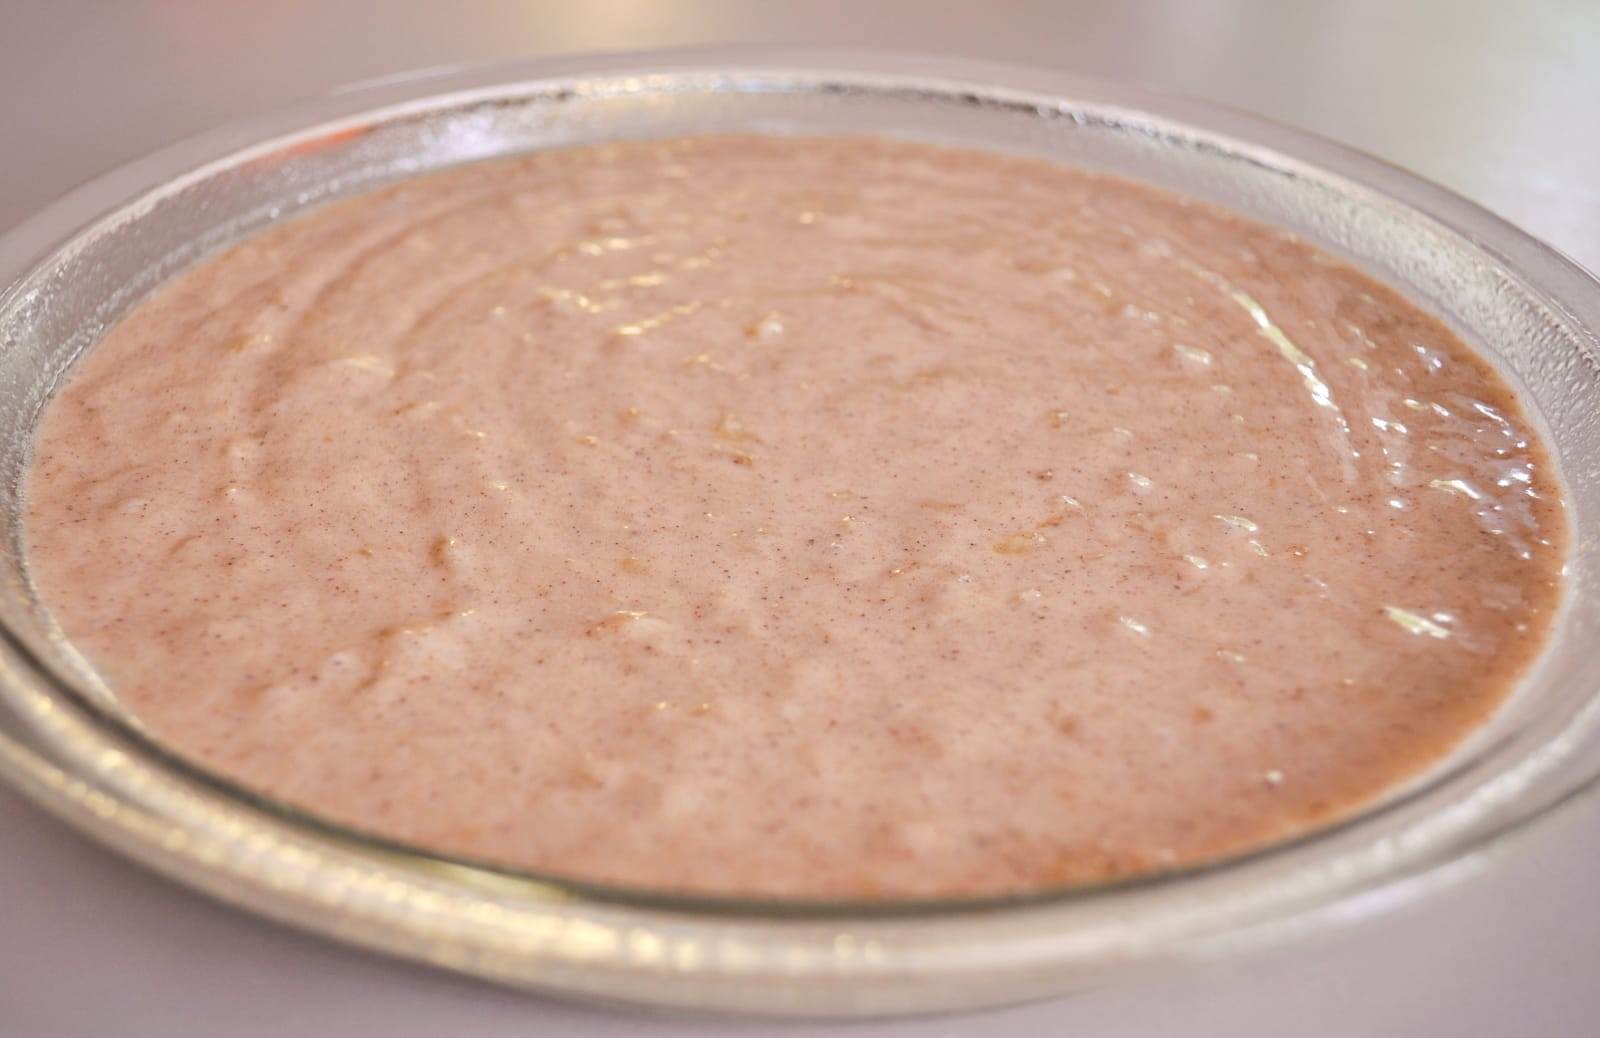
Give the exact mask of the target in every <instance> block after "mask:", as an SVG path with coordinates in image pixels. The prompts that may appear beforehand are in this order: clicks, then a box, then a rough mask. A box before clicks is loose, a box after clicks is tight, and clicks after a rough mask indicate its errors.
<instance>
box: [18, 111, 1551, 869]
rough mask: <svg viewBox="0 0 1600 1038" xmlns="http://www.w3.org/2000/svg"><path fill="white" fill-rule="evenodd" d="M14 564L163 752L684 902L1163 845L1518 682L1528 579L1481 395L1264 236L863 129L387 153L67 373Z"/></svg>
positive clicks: (1534, 472) (1459, 727) (1498, 412)
mask: <svg viewBox="0 0 1600 1038" xmlns="http://www.w3.org/2000/svg"><path fill="white" fill-rule="evenodd" d="M36 459H37V460H36V464H35V468H34V470H33V472H32V475H31V477H30V483H29V488H28V489H29V494H30V505H29V513H28V517H27V533H28V538H29V544H30V553H29V560H30V564H31V566H32V573H33V576H34V578H35V580H36V581H37V584H38V587H39V589H40V591H41V593H42V594H43V596H44V598H45V600H46V601H47V602H48V603H50V605H51V606H52V608H53V610H54V612H55V615H56V616H57V617H58V619H59V621H60V623H61V624H62V626H63V627H64V629H65V630H66V632H67V633H68V634H69V635H70V636H71V638H72V639H73V640H74V641H75V642H76V644H77V645H78V646H80V647H81V648H82V649H83V650H84V652H85V653H86V654H87V655H88V657H89V658H90V659H91V660H93V661H94V663H95V664H96V665H97V667H98V668H99V669H100V670H101V672H102V673H103V674H104V675H105V676H106V677H107V679H108V680H109V681H110V683H111V684H112V686H113V687H114V688H115V689H116V691H117V692H118V693H119V694H120V696H121V697H122V698H123V700H124V701H125V702H126V703H127V705H128V706H129V707H130V708H131V709H132V711H133V712H134V713H135V714H136V715H137V716H138V717H139V718H140V719H142V721H143V722H144V723H145V724H146V725H148V726H149V728H150V729H151V730H152V732H153V733H154V734H155V735H157V736H158V737H159V738H161V739H163V740H165V741H166V742H168V743H169V744H170V745H172V746H173V747H175V748H176V749H177V750H178V751H180V752H181V753H183V754H185V755H187V756H188V757H190V758H192V759H194V760H196V761H198V762H200V763H201V764H204V765H206V766H208V767H211V768H214V769H216V770H217V771H219V772H222V773H225V774H227V775H230V776H233V777H235V778H236V779H238V780H239V781H241V782H243V783H245V784H246V785H248V786H251V787H254V788H255V789H258V790H261V791H264V792H266V793H268V794H270V795H271V796H273V797H277V798H281V799H283V800H285V801H288V802H290V803H292V804H296V805H299V806H301V807H303V808H306V809H309V810H311V811H313V812H315V813H318V814H320V815H323V816H326V817H329V818H332V819H336V820H338V821H341V822H345V823H349V824H351V825H353V826H355V827H357V828H360V829H363V830H367V831H370V832H374V833H379V834H383V835H385V836H389V837H395V838H399V839H402V840H407V841H414V842H416V843H420V844H424V845H426V846H428V847H431V848H436V849H439V850H443V851H448V852H454V853H459V854H464V855H470V856H474V857H480V858H485V859H491V860H493V861H496V862H500V863H505V864H510V865H516V866H525V867H528V868H533V869H539V870H547V871H550V872H554V873H559V874H564V875H570V876H574V877H582V878H585V879H590V880H601V881H606V882H611V883H623V884H631V885H640V886H647V887H655V888H670V889H674V890H694V891H700V892H708V893H719V894H735V893H736V894H760V895H782V896H868V897H900V896H921V895H947V894H978V893H998V892H1008V891H1021V890H1029V889H1035V888H1040V887H1046V886H1051V885H1055V884H1062V883H1072V882H1080V881H1093V880H1101V879H1106V878H1111V877H1120V876H1126V875H1129V874H1132V873H1137V872H1141V871H1147V870H1155V869H1163V868H1171V867H1177V866H1182V865H1186V864H1192V863H1196V862H1199V861H1203V860H1207V859H1211V858H1214V857H1216V856H1219V855H1227V854H1230V853H1235V852H1239V851H1243V850H1247V849H1250V848H1254V847H1257V846H1260V845H1262V844H1263V843H1266V842H1269V841H1272V840H1275V839H1278V838H1281V837H1284V836H1286V835H1289V834H1293V833H1295V832H1298V831H1302V830H1304V829H1305V828H1306V827H1308V826H1313V825H1316V824H1318V823H1320V822H1324V821H1327V820H1329V819H1330V818H1333V817H1337V816H1339V815H1341V814H1344V813H1347V812H1349V811H1351V810H1353V809H1355V808H1357V807H1359V806H1360V805H1362V804H1363V803H1364V802H1367V801H1369V800H1370V799H1371V798H1372V797H1374V796H1376V795H1378V794H1380V793H1381V792H1383V791H1384V790H1385V789H1387V788H1390V787H1391V786H1392V785H1393V784H1395V783H1397V782H1399V781H1401V780H1403V779H1405V778H1407V777H1409V776H1412V775H1415V774H1416V773H1418V772H1419V771H1420V770H1422V769H1424V768H1425V767H1426V766H1427V765H1429V764H1430V763H1433V762H1435V761H1436V760H1437V759H1438V758H1439V757H1440V756H1441V755H1442V754H1444V753H1445V752H1446V751H1448V750H1449V749H1450V748H1451V747H1452V746H1453V745H1455V744H1456V743H1457V742H1458V741H1459V740H1461V739H1462V738H1463V737H1464V736H1465V735H1466V734H1468V733H1469V732H1470V731H1471V730H1472V729H1473V727H1474V726H1475V725H1477V724H1479V723H1480V722H1481V721H1483V720H1484V719H1485V718H1486V717H1487V716H1488V715H1489V714H1490V713H1491V712H1492V711H1493V710H1494V709H1495V708H1496V706H1497V705H1498V704H1499V703H1500V702H1501V701H1502V699H1503V698H1504V696H1505V695H1506V694H1507V692H1508V690H1509V689H1510V688H1511V686H1512V685H1513V683H1514V682H1515V680H1516V678H1517V677H1518V675H1519V673H1520V672H1521V671H1522V670H1523V669H1524V668H1525V667H1526V666H1527V665H1528V663H1529V662H1530V660H1531V659H1532V657H1533V656H1534V655H1535V654H1536V652H1537V651H1538V649H1539V648H1540V645H1541V643H1542V639H1543V638H1544V636H1545V633H1546V630H1547V627H1548V626H1549V623H1550V620H1551V617H1552V615H1553V613H1554V610H1555V608H1556V605H1557V602H1558V597H1559V584H1558V579H1559V569H1560V566H1561V563H1562V558H1563V554H1564V550H1565V536H1566V528H1565V520H1564V514H1563V511H1562V505H1561V503H1560V499H1559V494H1560V489H1559V486H1558V483H1557V481H1556V477H1555V474H1554V472H1553V470H1552V467H1551V464H1550V461H1549V459H1548V457H1547V455H1546V454H1545V452H1544V451H1543V449H1542V448H1541V447H1540V445H1539V444H1538V443H1537V442H1536V440H1535V437H1534V435H1533V433H1532V432H1531V430H1530V428H1529V423H1528V421H1527V420H1526V418H1525V417H1524V416H1523V414H1522V412H1521V411H1520V409H1519V407H1518V405H1517V402H1516V400H1515V399H1514V398H1513V396H1512V393H1511V392H1510V390H1509V389H1508V388H1507V387H1506V386H1505V385H1504V384H1503V383H1502V382H1501V381H1500V380H1499V379H1498V378H1497V377H1496V376H1495V375H1493V374H1492V373H1491V371H1490V369H1489V368H1488V367H1487V366H1486V365H1485V364H1483V363H1482V362H1480V361H1479V360H1477V359H1475V358H1474V357H1473V356H1472V355H1471V354H1470V353H1469V352H1468V351H1467V349H1466V348H1465V347H1464V346H1463V345H1462V344H1461V343H1460V342H1459V341H1458V340H1457V339H1456V338H1455V337H1454V336H1452V335H1451V333H1450V332H1449V331H1447V330H1446V329H1445V328H1444V327H1442V326H1441V325H1440V324H1439V323H1438V322H1436V321H1435V320H1433V319H1432V318H1430V317H1428V316H1427V315H1425V314H1424V313H1422V312H1421V311H1420V310H1419V309H1417V308H1416V307H1415V306H1412V305H1410V304H1409V303H1407V302H1405V301H1404V300H1403V299H1401V298H1399V297H1398V296H1396V295H1395V294H1394V293H1393V292H1390V291H1388V290H1387V289H1385V288H1382V287H1380V286H1379V285H1377V284H1375V283H1374V282H1373V281H1371V280H1370V279H1368V278H1367V277H1365V276H1363V275H1361V274H1359V273H1357V272H1356V271H1354V270H1352V269H1351V268H1350V267H1348V266H1346V265H1344V264H1343V263H1341V262H1338V261H1335V260H1333V259H1331V258H1329V257H1328V256H1326V255H1324V254H1321V253H1319V252H1317V251H1315V250H1313V249H1312V248H1310V247H1308V246H1307V245H1305V244H1303V243H1301V242H1299V241H1297V240H1295V239H1293V238H1291V237H1288V236H1286V235H1284V234H1282V233H1279V232H1277V231H1273V230H1270V229H1267V228H1263V227H1261V226H1258V225H1255V224H1253V223H1249V222H1247V221H1244V220H1241V219H1239V218H1236V217H1233V216H1230V215H1228V214H1226V213H1223V212H1221V211H1219V210H1217V209H1214V208H1211V207H1208V206H1205V205H1201V204H1197V203H1192V202H1188V201H1185V200H1183V199H1181V198H1177V197H1173V196H1170V195H1166V194H1161V193H1158V192H1155V191H1153V190H1150V189H1147V188H1143V187H1139V186H1135V185H1132V184H1128V183H1124V182H1121V181H1117V180H1112V179H1104V178H1099V177H1095V176H1090V175H1087V174H1084V173H1081V172H1075V171H1072V170H1069V169H1064V168H1059V167H1055V166H1051V165H1047V164H1044V163H1040V162H1034V161H1027V160H1020V159H1010V158H1002V157H998V156H991V155H983V154H977V153H970V152H961V151H951V150H943V149H939V148H935V147H931V146H925V145H918V144H909V143H888V142H883V141H872V140H846V139H783V138H764V137H730V138H707V139H696V140H681V141H672V142H665V143H652V144H628V145H619V146H612V147H604V148H595V149H586V150H577V151H570V152H558V153H546V154H540V155H535V156H532V157H529V158H525V159H518V160H515V161H506V162H498V163H493V164H485V165H477V166H472V167H468V168H463V169H460V170H456V171H453V172H449V173H446V174H443V175H436V176H432V177H428V178H424V179H419V180H414V181H410V182H407V183H403V184H400V185H398V186H395V187H392V188H387V189H384V190H380V191H378V192H376V193H373V194H369V195H365V196H362V197H359V198H356V199H354V200H351V201H346V202H341V203H338V204H335V205H332V206H329V207H327V208H324V209H321V210H319V211H317V212H315V213H313V214H311V215H309V216H305V217H303V218H300V219H296V220H293V221H290V222H288V223H286V224H284V225H282V226H279V227H276V228H274V229H272V230H270V231H268V232H266V233H264V234H262V235H260V236H258V237H256V238H253V239H251V240H249V241H247V242H246V243H244V244H243V245H240V246H239V247H237V248H234V249H233V250H231V251H229V252H227V253H225V254H223V255H221V256H219V257H216V258H214V259H212V260H210V261H208V262H206V263H204V264H202V265H200V266H199V267H197V268H196V269H194V270H193V271H192V272H190V273H188V274H186V275H184V276H182V277H180V278H178V279H177V280H176V281H174V282H173V283H171V284H170V285H168V286H167V287H165V288H164V289H162V290H161V291H160V292H159V293H158V294H157V295H156V296H155V297H154V298H152V299H151V300H150V301H148V302H147V303H145V304H143V305H142V306H140V307H139V308H138V309H136V310H135V311H134V312H133V313H132V314H131V315H130V316H129V317H128V318H127V319H126V320H125V321H124V322H123V323H122V324H121V325H120V326H118V327H117V328H116V329H114V330H113V331H112V332H111V333H110V335H108V336H107V337H106V339H105V341H104V342H103V343H101V344H100V345H99V346H98V347H96V348H95V349H94V350H93V351H92V352H91V353H90V354H89V355H88V356H86V357H85V358H84V360H83V361H82V362H81V363H80V365H79V366H78V367H77V369H76V371H75V374H74V376H73V377H72V379H71V380H70V382H69V383H68V384H67V386H66V387H65V388H64V389H63V390H62V391H61V392H60V394H59V395H58V397H57V398H56V400H55V401H54V403H53V404H52V406H51V407H50V409H49V411H48V413H47V414H46V415H45V418H44V421H43V425H42V428H41V431H40V434H39V440H38V445H37V455H36Z"/></svg>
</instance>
